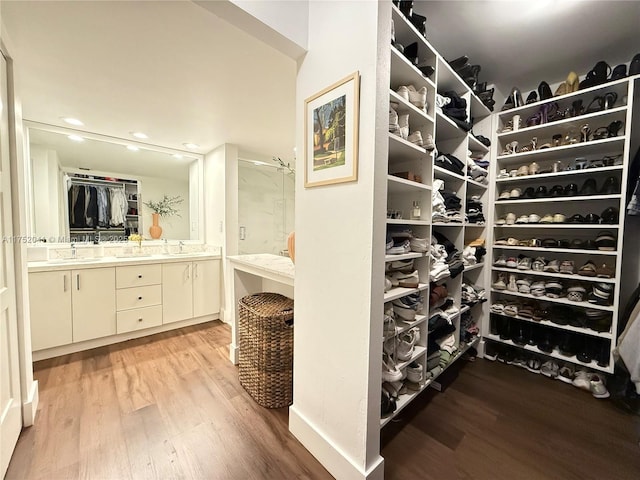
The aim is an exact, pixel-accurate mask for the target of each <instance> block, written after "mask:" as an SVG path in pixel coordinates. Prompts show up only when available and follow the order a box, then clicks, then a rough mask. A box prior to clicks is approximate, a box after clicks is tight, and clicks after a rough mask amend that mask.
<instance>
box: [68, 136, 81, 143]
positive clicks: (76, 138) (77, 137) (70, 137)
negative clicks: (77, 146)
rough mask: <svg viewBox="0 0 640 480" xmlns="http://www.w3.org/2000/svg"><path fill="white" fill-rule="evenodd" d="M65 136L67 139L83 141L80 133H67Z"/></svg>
mask: <svg viewBox="0 0 640 480" xmlns="http://www.w3.org/2000/svg"><path fill="white" fill-rule="evenodd" d="M67 138H68V139H69V140H73V141H74V142H84V138H82V137H81V136H80V135H68V136H67Z"/></svg>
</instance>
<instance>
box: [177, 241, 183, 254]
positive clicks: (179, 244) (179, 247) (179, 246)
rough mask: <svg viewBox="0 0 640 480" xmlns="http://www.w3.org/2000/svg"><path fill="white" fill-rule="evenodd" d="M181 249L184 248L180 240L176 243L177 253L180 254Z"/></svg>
mask: <svg viewBox="0 0 640 480" xmlns="http://www.w3.org/2000/svg"><path fill="white" fill-rule="evenodd" d="M182 247H184V242H183V241H182V240H180V241H179V242H178V253H182Z"/></svg>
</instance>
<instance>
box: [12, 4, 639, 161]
mask: <svg viewBox="0 0 640 480" xmlns="http://www.w3.org/2000/svg"><path fill="white" fill-rule="evenodd" d="M414 8H415V11H416V12H418V13H421V14H423V15H425V16H426V17H427V37H428V39H429V41H430V42H431V43H432V44H433V45H434V47H435V48H436V49H437V50H438V51H439V52H440V53H441V54H442V55H443V56H445V58H448V59H452V58H455V57H458V56H460V55H468V56H469V57H470V61H471V63H474V64H475V63H477V64H480V65H481V66H482V71H481V73H480V81H488V82H489V83H494V84H495V85H496V87H497V88H498V90H499V91H502V92H503V93H505V92H506V93H508V92H509V90H510V89H511V87H513V86H517V87H519V88H520V89H521V91H522V92H523V95H526V92H527V91H528V90H531V89H534V88H536V87H537V85H538V84H539V83H540V82H541V81H542V80H545V81H547V82H548V83H550V84H551V85H552V87H553V86H554V84H556V83H559V82H560V81H562V80H563V79H564V78H565V77H566V75H567V73H568V72H569V71H571V70H575V71H576V72H578V73H579V74H580V75H581V76H584V74H585V73H586V72H587V71H588V70H589V69H590V68H591V67H592V66H593V65H594V64H595V63H596V62H597V61H598V60H605V61H607V63H609V64H610V65H611V66H612V67H613V66H615V65H616V64H618V63H628V62H629V61H630V60H631V58H632V57H633V55H635V54H636V53H639V52H640V42H638V41H637V31H638V27H637V25H638V20H640V2H637V1H628V2H627V1H600V2H597V1H576V0H563V1H549V0H535V1H527V2H522V1H509V2H505V1H455V2H453V1H416V2H415V7H414ZM2 20H3V22H4V24H5V26H6V31H7V32H8V34H9V48H10V52H11V54H12V56H13V58H14V60H15V66H16V81H17V84H18V87H19V89H20V90H19V94H20V96H21V99H22V102H23V114H24V117H25V118H26V119H30V120H35V121H39V122H44V123H49V124H52V125H64V123H63V122H62V121H61V119H60V117H62V116H73V117H77V118H80V119H81V120H83V121H84V123H85V126H84V127H82V128H83V129H85V130H87V131H90V132H95V133H100V134H105V135H110V136H115V137H120V138H131V135H130V134H131V132H133V131H142V132H144V133H146V134H147V135H149V137H150V138H149V140H146V142H148V143H151V144H157V145H162V146H165V147H169V148H175V149H180V150H185V147H184V145H183V143H185V142H192V143H196V144H198V145H199V146H200V147H199V148H198V149H196V150H195V151H196V152H197V153H206V152H208V151H210V150H212V149H213V148H215V147H217V146H218V145H220V144H222V143H234V144H237V145H239V147H240V148H241V149H242V150H245V151H251V152H257V153H260V154H263V155H265V156H267V158H268V157H271V156H278V157H280V158H282V159H283V160H285V161H286V162H291V163H293V146H294V142H295V88H296V64H295V62H294V60H292V59H291V58H289V57H287V56H285V55H283V54H282V53H280V52H279V51H277V50H275V49H273V48H271V47H270V46H268V45H266V44H265V43H263V42H261V41H259V40H256V39H255V38H254V37H252V36H251V35H249V34H247V33H246V32H244V31H242V30H240V29H238V28H236V27H234V26H233V25H231V24H229V23H227V22H225V21H224V20H222V19H220V18H218V17H217V16H215V15H214V14H213V13H211V12H210V11H208V10H207V9H205V8H202V7H201V6H199V5H197V4H195V3H193V2H190V1H91V2H84V1H56V2H35V1H22V2H6V1H3V2H2ZM502 98H503V97H501V96H500V95H497V96H496V99H497V102H496V103H497V107H498V108H500V102H501V101H502Z"/></svg>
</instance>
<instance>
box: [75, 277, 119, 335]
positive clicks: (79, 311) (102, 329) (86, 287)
mask: <svg viewBox="0 0 640 480" xmlns="http://www.w3.org/2000/svg"><path fill="white" fill-rule="evenodd" d="M71 282H72V289H73V294H72V295H71V299H72V305H73V341H74V342H81V341H83V340H90V339H92V338H100V337H106V336H108V335H115V334H116V269H115V268H114V267H111V268H90V269H85V270H72V271H71Z"/></svg>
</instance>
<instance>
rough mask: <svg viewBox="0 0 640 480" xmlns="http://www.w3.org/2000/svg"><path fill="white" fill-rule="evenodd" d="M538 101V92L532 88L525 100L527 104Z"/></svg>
mask: <svg viewBox="0 0 640 480" xmlns="http://www.w3.org/2000/svg"><path fill="white" fill-rule="evenodd" d="M537 101H538V93H537V92H536V91H535V90H533V91H532V92H531V93H530V94H529V95H528V96H527V101H526V102H525V103H526V104H527V105H529V104H530V103H536V102H537Z"/></svg>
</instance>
